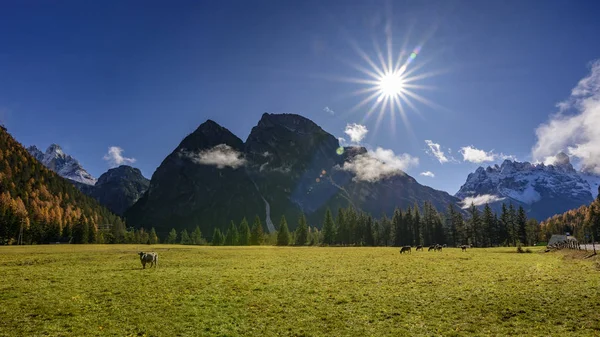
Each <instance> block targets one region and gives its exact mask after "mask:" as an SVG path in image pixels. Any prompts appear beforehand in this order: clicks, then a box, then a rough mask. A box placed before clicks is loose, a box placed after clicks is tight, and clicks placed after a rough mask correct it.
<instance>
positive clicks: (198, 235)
mask: <svg viewBox="0 0 600 337" xmlns="http://www.w3.org/2000/svg"><path fill="white" fill-rule="evenodd" d="M190 241H191V244H193V245H201V244H202V243H203V242H204V239H203V238H202V232H201V231H200V226H196V228H195V229H194V231H193V232H192V235H191V237H190Z"/></svg>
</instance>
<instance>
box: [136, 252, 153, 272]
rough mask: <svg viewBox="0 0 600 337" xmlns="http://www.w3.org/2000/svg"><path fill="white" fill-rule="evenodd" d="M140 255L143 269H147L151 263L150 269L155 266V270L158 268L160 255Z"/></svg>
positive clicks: (151, 253)
mask: <svg viewBox="0 0 600 337" xmlns="http://www.w3.org/2000/svg"><path fill="white" fill-rule="evenodd" d="M138 255H139V256H140V261H141V262H142V268H143V269H146V263H150V268H152V266H154V267H155V268H156V267H158V254H156V253H154V252H150V253H144V252H139V253H138Z"/></svg>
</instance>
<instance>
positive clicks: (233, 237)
mask: <svg viewBox="0 0 600 337" xmlns="http://www.w3.org/2000/svg"><path fill="white" fill-rule="evenodd" d="M238 244H239V234H238V230H237V226H236V225H235V223H234V222H233V221H231V224H230V225H229V228H228V229H227V234H226V235H225V245H226V246H237V245H238Z"/></svg>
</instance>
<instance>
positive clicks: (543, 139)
mask: <svg viewBox="0 0 600 337" xmlns="http://www.w3.org/2000/svg"><path fill="white" fill-rule="evenodd" d="M557 107H558V109H559V111H558V113H556V114H554V115H552V116H550V119H549V120H548V121H547V122H546V123H544V124H541V125H539V126H538V127H537V129H536V130H535V133H536V136H537V143H536V144H535V145H534V146H533V148H532V156H533V159H534V160H538V161H543V162H544V163H551V162H553V159H552V158H551V157H552V156H555V155H556V154H557V153H559V152H561V151H563V152H565V153H566V154H567V155H569V156H572V157H575V158H577V159H578V160H579V161H580V162H581V165H582V170H584V171H588V172H594V173H596V174H600V146H599V145H598V144H600V60H596V61H594V62H592V63H591V66H590V73H589V75H588V76H586V77H585V78H583V79H581V80H580V81H579V83H577V85H576V86H575V88H573V90H571V95H570V96H569V98H568V99H567V100H565V101H563V102H560V103H558V104H557Z"/></svg>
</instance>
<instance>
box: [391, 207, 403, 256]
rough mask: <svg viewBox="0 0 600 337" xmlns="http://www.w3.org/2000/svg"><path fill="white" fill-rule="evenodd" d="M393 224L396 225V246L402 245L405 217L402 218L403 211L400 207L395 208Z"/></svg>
mask: <svg viewBox="0 0 600 337" xmlns="http://www.w3.org/2000/svg"><path fill="white" fill-rule="evenodd" d="M392 226H394V246H396V247H400V246H402V243H403V242H402V240H403V235H404V219H403V218H402V211H400V210H399V209H398V208H396V209H395V210H394V217H393V218H392Z"/></svg>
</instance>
